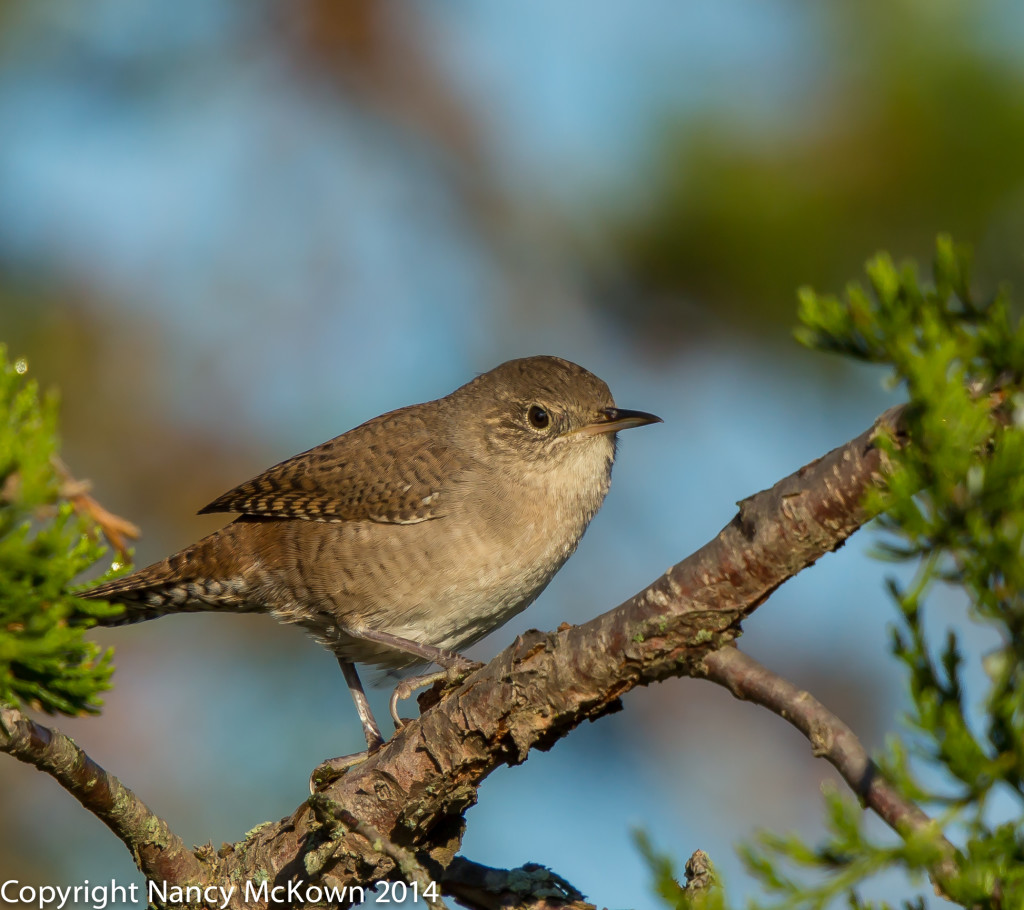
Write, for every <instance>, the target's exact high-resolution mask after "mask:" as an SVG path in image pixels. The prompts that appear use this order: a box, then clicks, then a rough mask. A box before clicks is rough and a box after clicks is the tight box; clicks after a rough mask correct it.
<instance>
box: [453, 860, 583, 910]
mask: <svg viewBox="0 0 1024 910" xmlns="http://www.w3.org/2000/svg"><path fill="white" fill-rule="evenodd" d="M441 882H442V884H443V886H444V890H445V891H446V892H447V893H448V894H451V895H453V896H454V897H456V898H458V900H459V903H461V904H463V905H464V906H466V907H471V908H474V910H596V908H595V906H594V905H593V904H591V903H588V902H587V899H586V898H585V897H584V896H583V895H582V894H581V893H580V892H579V891H577V890H576V889H575V888H574V887H573V886H572V885H570V884H569V883H568V882H567V881H566V880H565V879H564V878H561V877H560V876H558V875H555V873H554V872H552V871H551V870H550V869H546V868H545V867H544V866H539V865H537V864H536V863H527V864H526V865H525V866H520V867H519V868H518V869H491V868H490V867H488V866H481V865H480V864H479V863H474V862H472V861H471V860H468V859H466V858H465V857H462V856H457V857H455V859H454V860H452V863H451V865H450V866H449V867H448V868H447V869H445V872H444V876H443V878H442V879H441Z"/></svg>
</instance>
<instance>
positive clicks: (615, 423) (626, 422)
mask: <svg viewBox="0 0 1024 910" xmlns="http://www.w3.org/2000/svg"><path fill="white" fill-rule="evenodd" d="M662 422H663V421H662V419H661V418H660V417H655V416H654V415H653V414H648V413H647V412H646V411H627V410H626V409H625V408H604V409H602V411H601V418H600V420H597V421H595V422H594V423H589V424H587V425H586V426H585V427H580V428H579V429H578V430H577V431H576V432H577V433H578V434H580V435H582V436H598V435H600V434H602V433H618V432H619V430H628V429H630V428H631V427H643V426H646V425H647V424H649V423H662Z"/></svg>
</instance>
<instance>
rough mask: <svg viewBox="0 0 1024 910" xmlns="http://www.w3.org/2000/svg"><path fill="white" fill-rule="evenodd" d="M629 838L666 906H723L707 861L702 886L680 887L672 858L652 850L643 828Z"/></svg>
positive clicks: (691, 909)
mask: <svg viewBox="0 0 1024 910" xmlns="http://www.w3.org/2000/svg"><path fill="white" fill-rule="evenodd" d="M633 839H634V841H635V842H636V846H637V849H638V850H639V851H640V855H641V856H643V858H644V860H645V861H646V862H647V865H648V867H649V868H650V870H651V876H652V878H653V879H654V891H655V893H656V894H657V895H658V897H660V898H661V899H662V901H663V902H664V903H665V904H666V905H667V906H669V907H674V908H675V910H722V908H724V907H725V897H724V895H723V893H722V889H721V887H719V884H718V881H717V878H716V876H715V870H714V868H713V867H710V862H709V863H708V866H709V876H710V881H709V882H708V884H707V886H706V887H697V886H696V885H695V883H691V884H690V885H689V886H687V887H684V886H683V885H681V884H680V883H679V876H678V875H677V874H676V870H675V865H674V863H673V862H672V860H671V859H670V858H669V857H667V856H665V855H664V854H662V853H659V852H658V851H657V850H655V849H654V846H653V845H652V844H651V841H650V839H649V838H648V837H647V835H646V834H645V833H644V832H643V831H639V830H637V831H634V832H633Z"/></svg>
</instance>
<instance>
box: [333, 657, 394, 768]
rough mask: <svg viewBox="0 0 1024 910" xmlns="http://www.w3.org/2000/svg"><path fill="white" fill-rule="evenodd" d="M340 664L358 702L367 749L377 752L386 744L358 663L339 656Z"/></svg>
mask: <svg viewBox="0 0 1024 910" xmlns="http://www.w3.org/2000/svg"><path fill="white" fill-rule="evenodd" d="M338 665H339V666H340V667H341V672H342V673H344V674H345V682H347V683H348V691H349V692H350V693H351V694H352V701H354V702H355V703H356V713H357V714H358V715H359V722H360V723H361V724H362V725H363V735H365V736H366V751H367V752H376V751H377V750H378V749H379V748H380V747H381V746H383V745H384V737H383V736H381V735H380V727H378V726H377V721H376V720H374V719H373V712H372V711H371V710H370V700H369V699H368V698H367V697H366V693H365V692H364V691H363V684H362V683H361V682H360V681H359V674H358V673H356V665H355V664H354V663H351V662H350V661H347V660H342V659H341V658H340V657H339V658H338Z"/></svg>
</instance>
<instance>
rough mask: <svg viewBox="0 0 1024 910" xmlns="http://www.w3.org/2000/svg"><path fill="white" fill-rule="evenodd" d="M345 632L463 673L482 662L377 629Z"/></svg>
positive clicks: (470, 670) (348, 630)
mask: <svg viewBox="0 0 1024 910" xmlns="http://www.w3.org/2000/svg"><path fill="white" fill-rule="evenodd" d="M345 632H346V634H348V635H351V636H352V637H353V638H361V639H362V640H363V641H372V642H375V643H376V644H379V645H385V646H386V647H388V648H393V649H394V650H395V651H402V652H403V653H405V654H411V655H412V656H413V657H418V658H420V660H426V661H429V662H430V663H432V664H437V665H438V666H439V667H444V668H445V669H446V670H450V671H454V672H461V673H462V674H463V675H466V674H469V673H472V672H473V671H474V670H479V669H480V668H481V667H482V666H483V664H482V663H480V662H479V661H477V660H470V659H469V658H467V657H463V656H462V655H461V654H456V653H455V652H454V651H446V650H444V648H435V647H434V646H433V645H424V644H420V642H418V641H410V640H409V639H408V638H402V637H401V636H400V635H392V634H391V633H390V632H381V631H379V630H378V629H349V628H346V629H345Z"/></svg>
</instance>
